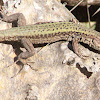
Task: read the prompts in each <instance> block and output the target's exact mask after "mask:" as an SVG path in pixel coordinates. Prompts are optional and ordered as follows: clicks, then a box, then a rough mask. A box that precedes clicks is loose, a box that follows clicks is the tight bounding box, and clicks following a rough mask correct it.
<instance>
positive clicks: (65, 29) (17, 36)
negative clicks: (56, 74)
mask: <svg viewBox="0 0 100 100" xmlns="http://www.w3.org/2000/svg"><path fill="white" fill-rule="evenodd" d="M1 15H2V18H1V20H2V21H5V22H14V21H17V22H18V25H19V26H18V27H13V28H10V29H6V30H1V31H0V42H3V41H19V42H21V43H22V44H23V46H24V48H25V49H26V52H22V53H20V54H19V55H18V60H20V59H27V58H29V57H31V56H33V55H34V46H33V44H44V43H53V42H56V41H59V40H66V41H72V46H73V50H74V52H75V53H76V54H77V55H78V56H79V57H81V58H84V56H83V55H82V54H81V53H80V52H79V42H83V43H85V44H88V45H89V46H90V47H92V48H94V49H96V50H98V51H100V33H99V32H97V31H95V30H92V29H89V28H86V27H85V26H82V25H79V24H76V23H73V22H66V21H62V22H44V23H37V24H33V25H25V23H26V21H22V23H23V24H22V23H21V22H20V21H21V20H20V21H19V19H21V18H22V19H24V20H25V17H24V16H23V15H22V14H21V13H16V14H13V15H10V16H6V15H5V14H3V13H2V12H1ZM20 24H21V25H20Z"/></svg>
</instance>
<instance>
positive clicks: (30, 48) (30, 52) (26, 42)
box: [18, 38, 34, 61]
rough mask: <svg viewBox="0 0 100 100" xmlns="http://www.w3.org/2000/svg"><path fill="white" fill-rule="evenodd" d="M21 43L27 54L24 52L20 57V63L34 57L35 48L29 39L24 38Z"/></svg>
mask: <svg viewBox="0 0 100 100" xmlns="http://www.w3.org/2000/svg"><path fill="white" fill-rule="evenodd" d="M21 43H22V45H23V46H24V48H25V49H26V52H22V53H20V54H19V55H18V60H19V61H20V59H27V58H29V57H31V56H33V55H34V47H33V44H32V43H31V41H30V40H29V39H26V38H22V39H21Z"/></svg>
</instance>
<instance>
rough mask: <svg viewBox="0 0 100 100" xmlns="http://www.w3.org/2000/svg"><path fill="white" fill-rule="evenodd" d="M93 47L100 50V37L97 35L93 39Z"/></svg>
mask: <svg viewBox="0 0 100 100" xmlns="http://www.w3.org/2000/svg"><path fill="white" fill-rule="evenodd" d="M92 42H93V48H94V49H96V50H98V51H100V37H99V36H98V37H96V38H94V39H93V41H92Z"/></svg>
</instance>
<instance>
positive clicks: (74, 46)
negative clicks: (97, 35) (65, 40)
mask: <svg viewBox="0 0 100 100" xmlns="http://www.w3.org/2000/svg"><path fill="white" fill-rule="evenodd" d="M78 42H79V41H78V39H77V38H74V39H73V41H72V46H73V50H74V52H75V53H76V54H77V55H78V56H79V57H80V58H82V59H85V57H87V56H85V55H83V54H82V53H81V52H80V50H79V46H80V45H79V43H78Z"/></svg>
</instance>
